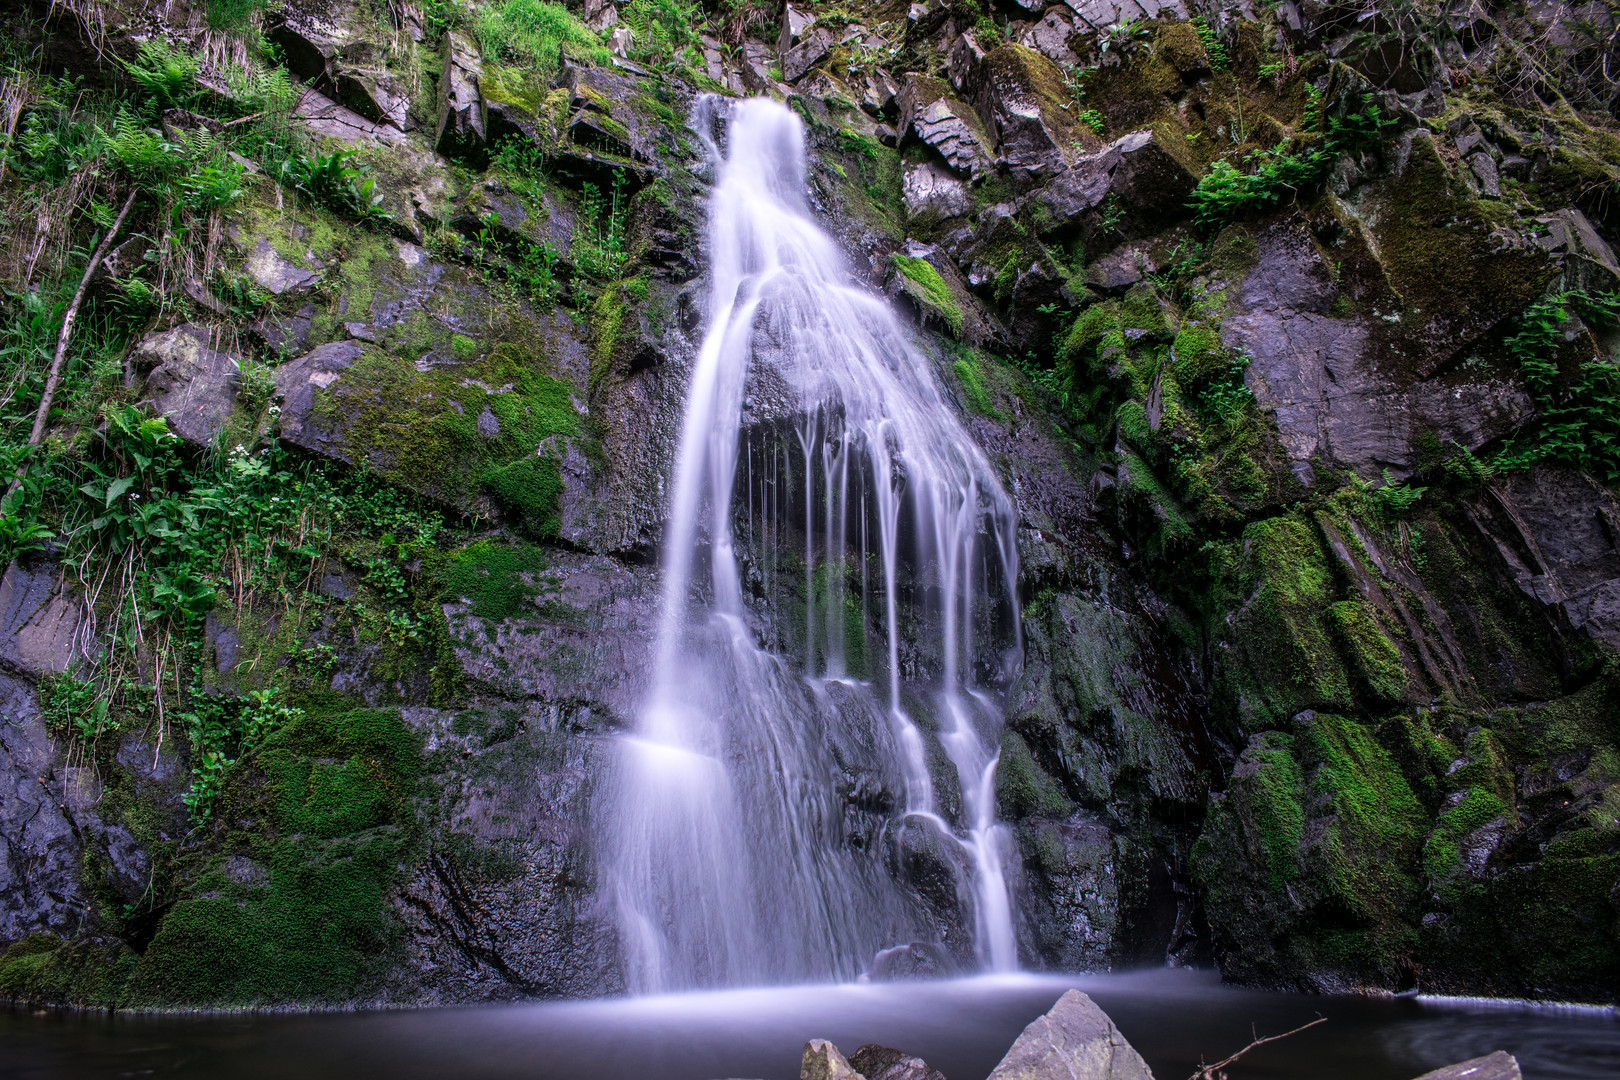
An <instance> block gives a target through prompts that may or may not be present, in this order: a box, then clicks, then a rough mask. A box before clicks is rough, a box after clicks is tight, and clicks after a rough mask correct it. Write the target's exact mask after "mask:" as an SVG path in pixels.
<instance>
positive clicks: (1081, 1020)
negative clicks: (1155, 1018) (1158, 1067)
mask: <svg viewBox="0 0 1620 1080" xmlns="http://www.w3.org/2000/svg"><path fill="white" fill-rule="evenodd" d="M1059 1078H1061V1080H1153V1073H1152V1071H1151V1070H1149V1069H1148V1067H1147V1062H1145V1061H1143V1060H1142V1056H1141V1055H1140V1054H1138V1053H1137V1052H1136V1050H1135V1049H1134V1048H1132V1046H1131V1044H1130V1043H1128V1042H1126V1041H1125V1036H1123V1035H1121V1034H1120V1033H1119V1029H1118V1028H1117V1027H1115V1026H1114V1022H1113V1021H1112V1020H1110V1019H1109V1018H1108V1014H1107V1013H1105V1012H1103V1011H1102V1010H1101V1009H1099V1008H1097V1006H1096V1005H1094V1004H1093V1003H1092V1001H1091V999H1090V998H1089V997H1087V996H1086V995H1085V994H1082V993H1081V992H1080V991H1078V990H1069V991H1066V992H1065V993H1064V995H1063V996H1062V997H1060V998H1058V1001H1057V1004H1056V1005H1053V1006H1052V1008H1051V1009H1050V1011H1048V1012H1047V1013H1046V1015H1045V1016H1042V1017H1040V1018H1039V1019H1038V1020H1036V1021H1035V1022H1033V1023H1032V1024H1030V1025H1029V1026H1028V1027H1026V1028H1025V1029H1024V1031H1023V1034H1021V1035H1019V1036H1018V1040H1017V1041H1016V1042H1014V1043H1013V1045H1012V1049H1011V1050H1008V1051H1007V1056H1006V1057H1004V1058H1002V1059H1001V1063H1000V1064H998V1065H997V1066H996V1067H995V1069H994V1071H992V1072H991V1073H990V1077H989V1080H1059Z"/></svg>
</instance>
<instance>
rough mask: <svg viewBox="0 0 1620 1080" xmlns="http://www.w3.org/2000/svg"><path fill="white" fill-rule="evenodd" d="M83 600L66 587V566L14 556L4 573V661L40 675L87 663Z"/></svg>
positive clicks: (0, 662) (0, 638)
mask: <svg viewBox="0 0 1620 1080" xmlns="http://www.w3.org/2000/svg"><path fill="white" fill-rule="evenodd" d="M84 628H85V622H84V605H83V604H82V602H81V601H80V600H79V598H78V597H76V596H74V595H72V593H71V592H69V590H68V589H67V588H66V585H65V583H64V580H63V577H62V571H61V567H60V566H58V565H57V564H56V563H51V562H46V563H39V564H37V565H34V566H31V567H30V566H25V565H24V563H23V562H22V560H20V559H18V560H13V561H12V562H11V564H10V565H8V566H7V567H6V570H5V576H4V577H3V578H0V667H4V668H5V669H6V670H8V671H12V672H15V673H17V674H20V675H25V676H28V677H30V678H38V677H41V676H45V675H58V674H61V673H62V672H64V671H68V670H70V669H72V668H73V667H75V666H77V665H79V664H82V663H87V662H88V661H89V658H90V653H89V646H90V645H91V643H90V642H88V641H84V640H81V638H82V636H83V635H82V633H81V631H82V630H83V629H84Z"/></svg>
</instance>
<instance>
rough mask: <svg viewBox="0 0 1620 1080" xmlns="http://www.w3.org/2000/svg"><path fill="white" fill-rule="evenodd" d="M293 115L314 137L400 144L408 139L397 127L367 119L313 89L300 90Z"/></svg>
mask: <svg viewBox="0 0 1620 1080" xmlns="http://www.w3.org/2000/svg"><path fill="white" fill-rule="evenodd" d="M293 115H294V116H296V117H297V118H298V120H299V122H300V123H301V124H302V125H303V126H304V127H305V128H306V129H307V130H308V131H310V132H311V133H312V134H315V135H321V136H324V137H326V138H329V139H337V140H338V141H340V142H345V143H383V144H397V143H401V142H403V141H404V140H405V134H404V132H402V131H400V130H399V129H398V128H395V127H393V126H392V125H389V124H378V123H374V122H372V121H370V120H367V119H366V118H365V117H363V116H361V115H360V114H359V113H357V112H355V111H354V110H353V109H351V108H348V107H347V106H345V105H340V104H339V103H337V102H336V101H333V100H332V99H331V98H329V97H327V96H326V95H325V94H323V93H321V92H320V91H319V90H316V89H314V88H313V87H306V88H304V89H302V90H300V91H299V96H298V101H297V103H296V104H295V105H294V106H293Z"/></svg>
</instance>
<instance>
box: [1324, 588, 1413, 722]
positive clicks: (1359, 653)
mask: <svg viewBox="0 0 1620 1080" xmlns="http://www.w3.org/2000/svg"><path fill="white" fill-rule="evenodd" d="M1327 615H1328V623H1329V625H1331V626H1332V627H1333V630H1334V632H1335V634H1336V636H1337V638H1338V641H1339V645H1340V646H1341V647H1342V648H1343V650H1344V654H1345V655H1346V656H1347V657H1349V659H1350V666H1351V669H1352V671H1353V672H1354V673H1355V675H1356V677H1357V679H1358V680H1359V681H1360V682H1361V684H1362V685H1363V686H1364V687H1366V689H1367V691H1368V692H1369V693H1370V694H1371V695H1372V697H1373V699H1374V700H1375V701H1378V702H1381V703H1383V704H1386V705H1393V704H1396V703H1398V702H1400V701H1401V699H1402V698H1403V697H1404V696H1405V693H1406V682H1407V675H1406V667H1405V665H1404V664H1403V663H1402V662H1401V652H1400V650H1399V649H1397V648H1396V647H1395V643H1394V642H1392V641H1391V640H1390V639H1389V635H1388V634H1387V633H1385V631H1384V628H1383V626H1381V625H1380V624H1379V621H1378V613H1377V610H1376V609H1375V608H1374V607H1373V605H1372V604H1371V603H1370V602H1368V601H1366V600H1341V601H1339V602H1338V603H1336V604H1330V605H1329V606H1328V609H1327Z"/></svg>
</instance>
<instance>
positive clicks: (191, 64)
mask: <svg viewBox="0 0 1620 1080" xmlns="http://www.w3.org/2000/svg"><path fill="white" fill-rule="evenodd" d="M137 48H138V51H137V53H136V57H135V59H134V60H129V61H125V62H124V71H125V72H126V73H127V74H128V75H129V77H130V79H132V80H133V81H134V83H135V85H136V86H137V87H138V88H139V91H140V93H139V99H140V100H141V101H144V102H146V103H147V104H148V105H149V106H150V107H151V109H152V110H153V111H155V112H162V111H163V110H164V109H172V108H177V107H180V106H184V105H188V104H190V102H191V100H192V99H193V98H194V97H196V96H197V72H198V71H199V70H200V69H201V67H202V62H201V61H200V60H198V59H197V58H196V57H195V56H193V55H191V54H190V53H189V52H187V51H186V50H185V49H183V48H181V47H180V46H179V45H177V44H175V43H174V42H172V41H171V40H170V39H169V38H168V37H166V36H163V35H155V36H153V37H150V38H147V39H146V40H145V41H142V42H140V43H139V45H138V47H137Z"/></svg>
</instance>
